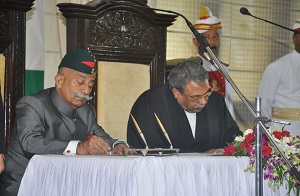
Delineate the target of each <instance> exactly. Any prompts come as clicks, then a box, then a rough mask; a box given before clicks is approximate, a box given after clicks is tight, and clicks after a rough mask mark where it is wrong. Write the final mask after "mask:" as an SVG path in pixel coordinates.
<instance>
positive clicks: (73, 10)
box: [57, 0, 176, 139]
mask: <svg viewBox="0 0 300 196" xmlns="http://www.w3.org/2000/svg"><path fill="white" fill-rule="evenodd" d="M57 6H58V8H59V10H60V11H61V12H62V15H63V16H64V17H65V18H66V23H67V50H71V49H74V48H80V49H86V50H89V51H90V52H91V53H92V54H93V55H94V56H95V58H96V60H98V62H99V63H98V74H97V77H98V78H97V80H98V82H97V86H96V87H95V88H94V92H93V95H94V96H93V97H94V98H93V100H92V102H91V103H92V105H94V106H95V108H96V110H97V114H98V123H99V124H101V125H103V126H104V128H105V129H106V131H108V130H111V129H118V130H115V132H109V131H108V132H109V133H110V134H111V136H113V137H118V138H120V137H121V139H125V138H124V137H125V130H124V129H126V124H127V119H128V116H127V115H129V111H128V110H130V108H131V105H132V103H133V101H134V100H135V98H137V96H138V94H140V93H141V92H142V91H143V90H145V88H146V89H148V88H150V87H154V86H157V85H159V84H162V83H164V82H165V65H166V36H167V27H168V26H170V25H172V22H174V21H175V18H176V16H175V15H169V14H161V13H156V12H155V11H153V10H151V9H148V8H149V7H148V6H147V0H116V2H115V3H110V4H109V3H107V1H106V0H102V1H101V0H94V1H91V2H89V3H87V4H86V5H82V4H72V3H61V4H58V5H57ZM135 65H136V67H134V68H132V67H133V66H135ZM105 66H106V67H108V68H106V67H105ZM117 67H118V68H117ZM145 67H146V68H147V69H144V68H145ZM109 68H111V69H110V71H106V72H105V73H102V71H103V70H107V69H109ZM117 69H121V71H120V70H117ZM129 69H131V71H128V70H129ZM139 69H143V70H144V71H145V70H146V72H147V74H146V75H145V76H141V74H142V73H140V71H139ZM137 70H138V71H137ZM144 71H142V72H144ZM136 72H139V73H136ZM116 74H119V76H117V77H115V79H113V81H112V79H111V78H112V77H114V76H115V75H116ZM100 76H101V77H100ZM103 77H105V78H106V79H104V80H106V81H103ZM123 77H125V78H128V79H124V78H123ZM136 77H141V78H140V79H142V78H146V80H148V81H146V85H143V87H142V89H143V90H137V91H134V92H133V91H132V89H135V88H137V86H139V85H142V83H144V82H142V81H140V80H139V79H138V80H137V81H135V82H133V81H131V80H132V79H133V78H136ZM100 80H101V81H100ZM126 81H129V83H131V84H129V86H125V84H124V82H126ZM112 83H113V84H115V86H113V84H112ZM109 84H112V87H107V85H109ZM118 86H121V88H120V89H118V90H117V89H116V88H117V87H118ZM124 89H125V91H126V90H127V92H121V91H124ZM122 93H124V94H122ZM103 94H109V95H108V97H107V98H105V97H102V95H103ZM113 98H116V100H114V101H112V100H111V99H113ZM125 98H129V99H130V100H129V101H124V99H125ZM108 102H113V103H112V106H107V104H108ZM116 104H120V105H122V106H126V109H119V108H116V110H118V111H115V112H112V111H111V110H114V109H113V108H112V107H114V106H116ZM106 108H107V110H106ZM121 110H122V111H121ZM100 112H101V113H100ZM120 112H121V113H120ZM115 115H119V117H116V116H115ZM124 115H125V116H124ZM121 118H122V120H120V119H121ZM108 119H109V120H108ZM111 119H116V120H113V121H110V120H111ZM107 120H108V121H110V122H107ZM117 124H119V126H117V127H116V125H117ZM119 129H122V131H121V132H123V134H122V135H121V136H120V137H119V135H118V133H119V132H120V131H119Z"/></svg>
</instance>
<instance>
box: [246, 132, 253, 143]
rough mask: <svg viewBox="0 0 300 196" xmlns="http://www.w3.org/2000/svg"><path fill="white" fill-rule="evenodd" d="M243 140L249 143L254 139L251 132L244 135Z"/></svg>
mask: <svg viewBox="0 0 300 196" xmlns="http://www.w3.org/2000/svg"><path fill="white" fill-rule="evenodd" d="M245 140H246V141H248V142H249V143H251V142H253V141H254V140H255V137H254V135H253V134H252V133H249V134H248V135H246V137H245Z"/></svg>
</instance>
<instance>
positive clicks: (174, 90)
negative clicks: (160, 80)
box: [172, 88, 180, 99]
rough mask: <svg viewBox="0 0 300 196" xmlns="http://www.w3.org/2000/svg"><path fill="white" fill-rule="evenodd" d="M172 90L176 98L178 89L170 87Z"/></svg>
mask: <svg viewBox="0 0 300 196" xmlns="http://www.w3.org/2000/svg"><path fill="white" fill-rule="evenodd" d="M172 92H173V95H174V97H175V99H177V98H178V96H179V95H180V92H179V90H177V89H176V88H172Z"/></svg>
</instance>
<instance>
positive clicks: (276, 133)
mask: <svg viewBox="0 0 300 196" xmlns="http://www.w3.org/2000/svg"><path fill="white" fill-rule="evenodd" d="M273 135H274V136H275V137H276V138H277V139H279V140H280V139H281V138H282V136H281V132H280V131H274V132H273Z"/></svg>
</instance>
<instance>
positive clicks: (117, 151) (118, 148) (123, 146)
mask: <svg viewBox="0 0 300 196" xmlns="http://www.w3.org/2000/svg"><path fill="white" fill-rule="evenodd" d="M125 149H128V146H127V145H126V144H117V145H116V146H115V147H114V149H113V150H112V151H111V152H112V154H125ZM128 154H137V152H136V151H134V150H131V151H129V152H128Z"/></svg>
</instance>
